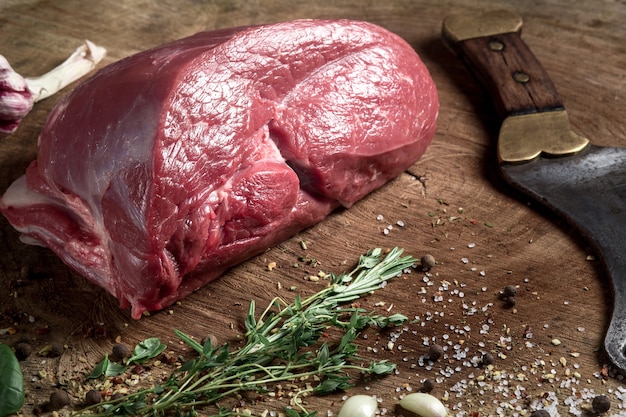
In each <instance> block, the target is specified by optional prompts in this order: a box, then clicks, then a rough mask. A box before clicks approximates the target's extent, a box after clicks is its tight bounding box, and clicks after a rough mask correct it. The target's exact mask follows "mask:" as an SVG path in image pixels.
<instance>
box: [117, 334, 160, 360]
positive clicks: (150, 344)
mask: <svg viewBox="0 0 626 417" xmlns="http://www.w3.org/2000/svg"><path fill="white" fill-rule="evenodd" d="M165 349H167V345H165V344H163V343H161V340H160V339H159V338H158V337H151V338H148V339H146V340H144V341H141V342H139V344H138V345H137V346H135V349H134V350H133V354H132V356H131V357H130V358H128V360H127V361H126V364H129V363H143V362H145V361H146V360H148V359H152V358H155V357H157V356H158V355H159V354H160V353H161V352H163V351H164V350H165Z"/></svg>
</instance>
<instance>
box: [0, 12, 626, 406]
mask: <svg viewBox="0 0 626 417" xmlns="http://www.w3.org/2000/svg"><path fill="white" fill-rule="evenodd" d="M546 3H547V4H546ZM498 7H505V8H507V9H509V10H513V11H516V12H518V13H520V14H521V15H522V16H523V18H524V20H525V26H524V30H523V37H524V39H525V40H526V42H527V43H528V44H529V45H530V47H531V48H532V49H533V50H534V52H535V53H536V55H537V56H538V58H539V60H540V61H541V62H542V63H543V64H544V66H545V68H546V69H547V71H548V73H549V74H550V75H551V76H552V78H553V81H554V83H555V84H556V87H557V89H558V90H559V92H560V93H561V96H562V98H563V101H564V103H565V105H566V107H567V108H568V112H569V114H570V117H571V121H572V124H573V126H574V127H575V129H577V130H578V131H579V132H581V133H582V134H584V135H586V136H588V137H589V138H590V139H591V140H592V141H593V142H594V143H596V144H598V145H607V146H626V125H625V124H624V123H623V117H624V114H626V26H624V23H623V22H624V21H626V3H624V1H623V0H588V1H577V2H570V1H568V0H550V1H546V2H541V4H540V3H537V2H535V1H519V2H515V3H507V4H504V5H503V4H501V2H498V1H495V0H493V1H492V0H460V1H441V0H413V1H410V0H389V1H386V2H381V1H369V0H367V1H361V0H345V1H316V2H309V1H286V0H285V1H281V0H268V1H261V0H257V1H243V0H240V1H237V0H233V1H227V0H223V1H217V0H216V1H192V0H185V1H175V0H163V1H157V0H142V1H131V0H126V1H119V0H116V1H113V0H102V1H98V2H88V3H86V2H81V1H71V0H55V1H34V0H30V1H29V0H2V1H1V2H0V54H2V55H4V56H5V57H6V58H7V59H8V61H9V62H10V63H11V64H12V65H13V67H14V68H15V70H16V71H18V72H19V73H21V74H22V75H25V76H34V75H39V74H41V73H44V72H46V71H47V70H49V69H50V68H52V67H53V66H55V65H57V64H58V63H60V62H61V61H62V60H63V59H64V58H65V57H66V56H67V55H69V54H70V53H71V52H72V51H73V50H74V49H75V48H76V47H77V46H79V45H80V43H81V42H82V40H83V39H89V40H91V41H93V42H95V43H97V44H100V45H103V46H105V47H106V48H107V49H108V55H107V57H106V59H105V62H104V64H106V63H111V62H114V61H116V60H118V59H120V58H122V57H125V56H127V55H129V54H131V53H134V52H138V51H140V50H143V49H146V48H149V47H152V46H155V45H158V44H161V43H163V42H166V41H170V40H173V39H176V38H180V37H184V36H187V35H190V34H193V33H195V32H198V31H202V30H210V29H216V28H222V27H227V26H236V25H248V24H259V23H268V22H273V21H281V20H289V19H295V18H353V19H362V20H368V21H371V22H373V23H376V24H380V25H382V26H384V27H386V28H388V29H390V30H391V31H393V32H396V33H398V34H399V35H401V36H403V37H404V38H405V39H406V40H407V41H408V42H410V43H411V44H412V45H413V46H414V47H415V49H416V50H417V51H418V53H419V54H420V55H421V56H422V58H423V60H424V61H425V63H426V65H427V66H428V68H429V69H430V71H431V73H432V76H433V78H434V79H435V82H436V84H437V86H438V89H439V95H440V101H441V111H440V116H439V123H438V130H437V135H436V137H435V139H434V142H433V144H432V145H431V147H430V148H429V149H428V151H427V152H426V154H425V155H424V156H423V158H422V159H421V160H420V161H419V162H418V163H416V164H415V165H414V166H413V167H412V168H411V169H410V170H408V171H407V172H406V173H405V174H403V175H402V176H401V177H399V178H398V179H397V180H395V181H393V182H392V183H390V184H389V185H388V186H386V187H384V188H383V189H381V190H380V191H378V192H376V193H374V194H372V195H371V196H369V197H367V198H366V199H365V200H363V201H362V202H360V203H358V204H357V205H356V206H354V207H353V208H351V209H350V210H344V211H341V212H337V213H335V214H333V215H332V216H330V217H329V218H328V219H327V220H325V221H324V222H322V223H321V224H319V225H317V226H315V227H312V228H311V229H309V230H306V231H304V232H302V233H300V234H299V235H298V236H295V237H293V238H292V239H290V240H288V241H286V242H284V243H283V244H281V245H279V246H277V247H275V248H271V249H269V250H268V251H267V252H266V253H264V254H262V255H260V256H258V257H256V258H254V259H252V260H250V261H249V262H246V263H244V264H242V265H241V266H239V267H237V268H234V269H233V270H232V271H230V272H229V273H228V274H226V275H225V276H224V277H222V278H221V279H219V280H217V281H215V282H213V283H211V284H209V285H207V286H206V287H205V288H203V289H201V290H199V291H198V292H197V293H195V294H193V295H192V296H190V297H189V298H188V299H186V300H184V301H183V302H181V303H180V304H179V305H176V306H173V307H172V308H170V309H167V310H166V311H164V312H161V313H158V314H153V315H151V316H149V317H144V318H142V319H141V320H139V321H134V320H132V319H131V318H130V316H129V314H128V312H127V311H122V310H119V309H118V308H117V304H116V300H114V299H113V298H112V297H110V296H109V295H107V294H105V293H104V292H103V291H101V290H100V289H98V288H96V287H94V286H93V285H91V284H89V283H87V282H86V281H85V280H84V279H83V278H81V277H79V276H77V275H76V274H74V273H72V272H70V271H69V270H68V268H66V267H65V266H64V265H63V264H62V263H61V262H60V261H59V260H58V259H57V258H56V257H55V256H54V255H52V254H51V253H50V252H49V251H48V250H46V249H44V248H39V247H31V246H25V245H23V244H21V243H20V242H19V241H18V234H17V233H16V232H15V231H14V230H13V229H12V228H11V227H10V226H9V224H8V223H7V222H6V221H5V220H4V219H0V234H1V238H2V246H3V251H2V253H1V254H0V277H1V278H0V305H1V308H0V314H1V316H0V342H3V343H8V344H13V343H15V342H16V341H17V340H19V339H22V338H28V339H29V340H31V342H32V344H33V346H34V348H35V352H34V353H33V354H32V355H31V356H30V357H29V358H28V359H26V360H25V361H23V362H22V367H23V370H24V373H25V379H26V390H27V399H26V403H25V406H24V409H23V413H24V415H31V414H32V413H33V410H34V409H35V408H36V407H37V406H39V405H41V404H42V403H43V402H45V401H46V400H47V398H48V396H49V394H50V392H51V391H52V390H53V389H54V388H56V387H62V388H64V389H67V390H68V391H69V392H70V393H71V394H72V396H73V399H72V400H73V403H74V404H79V403H80V402H81V401H82V400H83V398H82V396H83V395H84V389H85V387H84V386H83V385H82V384H83V381H84V376H85V373H86V372H89V371H90V370H91V369H92V368H93V366H94V364H96V363H97V362H98V361H99V360H101V359H102V357H103V355H104V353H106V352H109V351H110V349H111V346H112V345H113V344H114V343H115V342H116V341H122V342H124V343H127V344H129V345H133V344H135V343H137V342H138V341H140V340H142V339H144V338H146V337H152V336H157V337H160V338H161V339H162V340H163V341H164V342H165V343H167V344H168V345H169V350H170V351H172V352H174V354H184V352H183V351H182V350H181V349H182V347H181V345H180V344H179V343H178V342H177V340H176V338H175V337H174V335H173V333H172V329H173V328H180V327H182V328H184V330H185V331H186V332H188V333H189V334H191V335H193V336H194V337H197V338H202V337H204V336H206V335H208V334H213V335H215V336H216V337H217V338H218V340H219V341H221V342H225V341H232V340H237V339H238V338H240V337H241V334H242V331H241V327H240V324H241V322H242V319H243V317H244V315H245V312H246V310H247V307H248V303H249V302H250V300H251V299H255V300H256V303H257V305H259V306H265V305H266V304H267V303H268V302H269V301H270V300H271V299H272V297H274V296H276V295H280V296H282V297H285V298H290V297H293V295H294V292H293V291H290V290H289V288H290V287H295V288H296V289H297V291H301V292H303V293H311V292H313V291H317V290H318V289H320V288H321V286H322V285H324V284H323V282H312V281H308V280H306V277H307V276H309V275H312V274H317V273H318V272H319V271H320V270H321V271H324V272H342V271H344V270H346V269H347V268H348V267H349V266H352V265H353V264H354V263H355V262H356V260H357V258H358V256H359V255H360V254H362V253H364V252H366V251H367V250H368V249H371V248H374V247H385V248H388V247H393V246H399V247H403V248H405V249H406V251H407V253H409V254H412V255H414V256H416V257H418V258H419V257H421V256H422V255H424V254H427V253H429V254H432V255H433V256H434V257H435V258H436V259H437V261H438V265H437V266H436V267H435V268H434V269H433V270H432V271H431V275H430V276H425V275H424V274H423V273H419V272H417V271H416V272H415V273H413V274H411V275H409V276H406V277H404V278H401V279H398V280H396V281H394V282H391V283H390V285H388V286H387V287H386V288H385V289H384V290H381V291H378V292H376V293H375V294H374V295H372V296H371V297H369V298H368V299H367V300H365V301H364V303H365V304H366V305H367V306H368V307H369V308H373V309H375V310H380V311H381V312H385V311H389V312H392V313H393V312H398V313H403V314H405V315H407V316H409V317H411V318H417V319H419V320H418V321H417V322H416V323H413V324H411V325H409V326H407V327H406V328H402V329H398V333H399V334H398V335H397V340H396V342H395V345H394V347H393V349H391V350H390V349H389V347H390V345H389V346H388V340H389V334H388V333H382V334H380V335H375V334H374V336H376V337H372V335H370V337H368V338H367V339H360V342H359V343H360V345H361V349H362V350H363V352H364V354H366V355H377V357H378V358H388V359H390V360H392V361H394V362H396V363H397V364H398V370H399V371H398V373H397V374H396V375H393V376H390V377H387V378H385V379H383V380H380V381H375V382H373V383H370V384H369V385H368V386H357V387H356V388H354V389H353V390H352V391H351V392H349V394H352V393H370V394H375V395H377V396H378V397H380V398H381V399H382V406H381V407H385V408H386V409H388V410H392V409H393V407H394V406H395V404H396V403H397V400H398V398H399V397H400V396H401V395H402V394H404V393H407V392H408V391H409V390H414V391H416V390H419V389H420V387H421V386H422V381H423V380H424V379H431V380H433V381H435V382H436V384H435V388H434V390H433V391H432V394H433V395H435V396H437V397H438V398H441V399H442V400H443V401H444V402H445V403H446V404H447V405H448V407H449V408H450V409H451V410H452V415H457V413H458V415H466V416H486V415H494V416H495V415H505V414H506V413H509V414H507V415H524V412H529V411H532V410H534V409H535V408H537V407H538V406H539V405H538V404H542V406H549V407H555V409H558V411H559V412H560V413H561V414H560V415H569V414H568V413H569V412H570V411H571V410H574V411H576V410H578V411H580V410H584V409H585V407H588V405H589V404H590V401H591V398H592V397H593V396H594V395H597V394H605V395H607V396H609V398H610V399H611V401H612V407H611V411H610V412H609V413H608V415H619V413H626V400H622V399H621V396H624V394H623V390H624V388H622V384H621V377H618V375H617V374H616V373H615V372H614V370H613V369H612V368H611V367H610V364H608V363H607V360H606V358H605V356H604V355H603V352H602V339H603V335H604V331H605V329H606V327H607V325H608V321H609V317H610V314H611V311H612V293H611V288H610V282H608V280H607V278H606V277H605V276H604V275H603V271H602V268H601V265H600V264H599V263H598V262H597V261H595V260H594V259H595V258H594V256H595V254H594V253H593V251H592V250H591V249H590V248H589V247H588V246H587V244H586V242H585V241H584V240H582V239H581V238H580V237H579V236H578V234H577V233H576V231H575V230H572V229H571V228H570V227H569V226H568V225H566V224H564V222H563V221H562V220H561V219H559V218H558V217H556V216H554V215H552V214H550V213H547V212H545V211H544V210H542V209H541V208H540V207H537V206H536V205H535V204H534V203H532V202H530V201H528V200H527V199H526V198H525V197H523V196H520V195H518V194H517V193H516V192H514V191H513V190H511V189H510V188H509V187H508V186H507V185H506V184H504V183H503V181H502V180H501V179H500V178H499V176H498V173H497V168H496V166H495V162H496V156H495V152H494V145H495V139H496V137H497V131H498V120H497V117H496V114H495V113H494V109H493V108H492V107H491V104H490V102H489V100H488V98H487V96H486V94H485V93H484V91H483V90H482V88H481V87H480V86H479V84H478V83H477V82H476V80H475V79H474V78H473V77H472V75H470V74H469V73H468V72H467V70H466V69H465V67H464V66H463V65H462V64H461V63H460V62H459V60H457V59H456V58H455V57H454V56H453V55H452V54H451V53H450V52H449V51H448V50H447V49H445V48H444V46H443V44H442V42H441V41H440V37H439V32H440V27H441V21H442V19H443V18H444V17H445V16H446V15H447V14H448V13H452V12H459V11H475V10H479V9H492V8H498ZM66 91H67V90H66ZM66 91H64V92H62V93H60V95H57V96H54V97H52V98H50V99H48V100H45V101H43V102H41V103H39V104H37V105H36V106H35V108H34V109H33V111H32V112H31V114H30V115H29V116H28V117H27V118H26V119H25V120H24V122H23V124H22V126H21V127H20V129H19V130H18V131H17V132H16V133H15V134H13V135H12V136H10V137H7V138H5V139H3V140H2V141H1V142H0V173H1V175H0V190H2V191H3V190H4V189H6V187H7V186H8V185H9V184H10V183H11V182H12V181H13V180H14V179H15V178H17V177H18V176H19V175H21V174H22V173H23V172H24V170H25V168H26V166H27V165H28V163H29V162H30V161H31V160H32V159H34V157H35V155H36V141H37V134H38V132H39V130H40V129H41V126H42V124H43V122H44V120H45V118H46V115H47V114H48V112H49V111H50V109H51V108H52V107H53V106H54V104H55V102H56V101H57V100H58V99H59V97H60V96H61V95H62V94H63V93H65V92H66ZM572 198H575V196H572ZM625 226H626V225H625ZM303 242H304V243H305V244H303ZM305 247H306V249H305ZM302 259H308V260H315V262H302ZM271 262H275V263H276V267H275V268H272V269H270V268H268V264H270V263H271ZM296 263H297V264H299V267H295V266H294V264H296ZM506 285H516V286H518V296H517V298H516V300H517V302H516V305H515V307H513V308H507V307H505V306H504V305H503V303H502V302H501V300H500V299H499V293H500V291H502V289H503V288H504V287H505V286H506ZM426 342H428V343H431V344H432V343H434V342H436V343H439V344H441V345H444V346H446V349H447V350H448V354H447V355H446V358H445V359H444V360H440V361H439V362H437V363H436V364H435V365H434V366H432V367H427V366H423V365H421V362H420V357H423V355H425V354H426V353H427V351H428V346H426V344H427V343H426ZM52 344H58V345H60V346H61V348H62V349H61V352H60V353H61V355H60V356H58V357H44V356H43V355H42V354H39V353H38V352H39V351H41V350H43V351H45V350H46V348H47V346H50V345H52ZM455 352H466V355H467V358H462V357H461V356H462V355H460V354H458V355H457V354H454V353H455ZM483 352H490V353H491V354H492V355H493V356H494V357H495V361H494V364H493V366H492V367H488V368H484V367H476V366H473V365H472V364H470V363H468V360H469V359H471V358H472V357H473V356H476V355H480V354H482V353H483ZM162 371H163V369H161V368H159V367H154V368H153V370H152V371H151V372H153V373H155V374H156V373H158V372H162ZM307 401H308V405H309V408H310V409H313V410H318V411H319V412H320V413H321V414H319V415H324V414H325V413H327V411H330V412H332V413H335V414H336V413H337V412H338V410H339V408H340V406H341V402H342V401H341V395H334V396H329V397H321V398H309V399H307ZM285 404H286V403H285V402H284V401H282V402H281V401H266V402H261V403H254V402H248V403H246V404H245V405H244V408H245V407H249V408H250V409H252V410H253V411H254V412H255V413H261V412H263V411H264V410H269V411H280V410H281V408H282V406H284V405H285ZM556 404H558V405H556ZM570 409H571V410H570ZM65 412H67V409H65V410H63V411H62V412H61V414H63V413H65ZM462 413H465V414H462ZM553 415H557V414H553Z"/></svg>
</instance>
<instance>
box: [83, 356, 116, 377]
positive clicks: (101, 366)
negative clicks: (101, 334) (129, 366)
mask: <svg viewBox="0 0 626 417" xmlns="http://www.w3.org/2000/svg"><path fill="white" fill-rule="evenodd" d="M110 362H111V361H110V360H109V355H108V354H107V353H105V354H104V359H102V361H100V363H98V364H97V365H96V367H95V368H93V371H91V373H90V374H89V375H88V376H87V379H96V378H100V377H101V376H102V375H104V372H105V371H106V369H107V368H108V367H109V363H110Z"/></svg>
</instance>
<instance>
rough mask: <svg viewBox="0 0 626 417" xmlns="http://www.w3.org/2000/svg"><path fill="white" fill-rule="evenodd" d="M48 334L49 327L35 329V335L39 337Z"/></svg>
mask: <svg viewBox="0 0 626 417" xmlns="http://www.w3.org/2000/svg"><path fill="white" fill-rule="evenodd" d="M48 333H50V327H48V326H44V327H40V328H38V329H37V334H38V335H39V336H43V335H46V334H48Z"/></svg>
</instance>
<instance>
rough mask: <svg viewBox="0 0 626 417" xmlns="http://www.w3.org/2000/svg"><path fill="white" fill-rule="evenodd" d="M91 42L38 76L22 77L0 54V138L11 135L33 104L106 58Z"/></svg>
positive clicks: (100, 49)
mask: <svg viewBox="0 0 626 417" xmlns="http://www.w3.org/2000/svg"><path fill="white" fill-rule="evenodd" d="M106 52H107V51H106V49H105V48H103V47H102V46H98V45H96V44H94V43H93V42H90V41H88V40H85V43H84V44H83V45H81V46H80V47H79V48H77V49H76V50H75V51H74V53H72V55H70V56H69V57H68V58H67V59H66V60H65V61H63V63H61V64H60V65H59V66H57V67H56V68H54V69H52V70H51V71H48V72H47V73H45V74H44V75H42V76H39V77H27V78H24V77H22V76H21V75H20V74H18V73H17V72H15V71H14V70H13V68H11V65H9V62H8V61H7V60H6V58H5V57H3V56H2V55H0V136H4V135H8V134H10V133H13V132H14V131H15V130H16V129H17V127H18V126H19V124H20V122H21V121H22V118H24V116H26V115H27V114H28V112H30V110H31V109H32V108H33V105H34V103H35V102H37V101H39V100H43V99H45V98H48V97H50V96H51V95H53V94H56V93H57V92H58V91H60V90H61V89H63V88H65V87H66V86H68V85H69V84H71V83H73V82H74V81H76V80H78V79H79V78H81V77H83V76H85V75H86V74H88V73H89V72H90V71H92V70H93V69H94V68H95V67H96V65H97V64H98V63H99V62H100V61H101V60H102V59H103V58H104V57H105V56H106Z"/></svg>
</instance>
